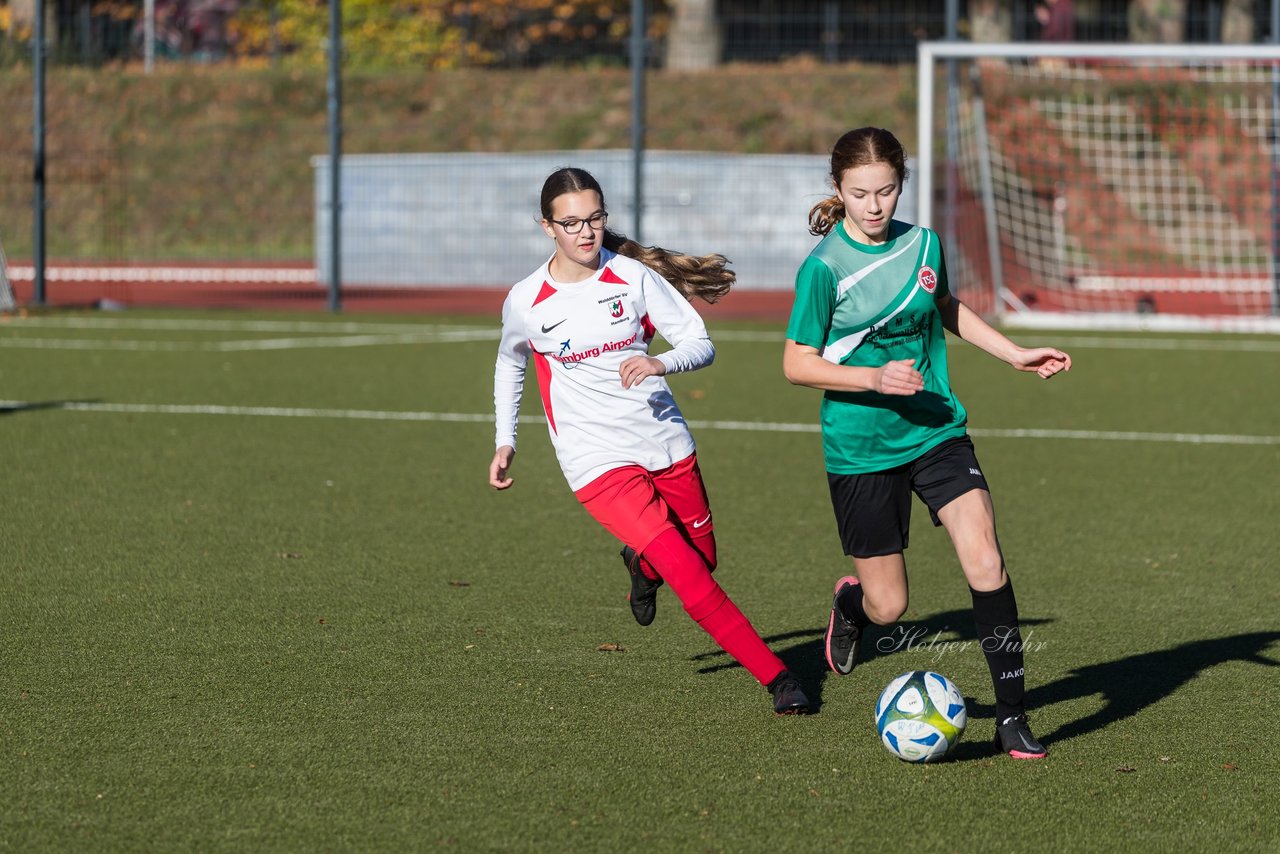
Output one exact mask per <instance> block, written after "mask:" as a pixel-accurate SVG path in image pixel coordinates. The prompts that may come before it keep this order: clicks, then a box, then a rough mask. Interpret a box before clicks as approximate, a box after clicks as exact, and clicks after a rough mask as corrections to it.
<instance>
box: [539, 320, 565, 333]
mask: <svg viewBox="0 0 1280 854" xmlns="http://www.w3.org/2000/svg"><path fill="white" fill-rule="evenodd" d="M568 319H569V318H567V317H566V318H565V319H564V320H568ZM564 320H562V321H560V323H564ZM560 323H553V324H551V325H550V326H543V327H542V334H543V335H546V334H547V333H548V332H550V331H551V330H552V329H555V328H556V327H557V326H559V325H560Z"/></svg>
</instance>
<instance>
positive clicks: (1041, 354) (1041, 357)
mask: <svg viewBox="0 0 1280 854" xmlns="http://www.w3.org/2000/svg"><path fill="white" fill-rule="evenodd" d="M938 313H939V314H940V315H942V325H943V326H944V327H946V329H947V331H948V332H950V333H952V334H953V335H957V336H959V337H961V338H963V339H964V340H965V341H968V342H969V343H970V344H972V345H974V346H975V347H977V348H978V349H980V350H982V351H984V352H986V353H990V354H991V355H992V356H995V357H996V358H997V359H999V360H1000V361H1002V362H1006V363H1008V364H1009V365H1011V366H1013V367H1015V368H1017V369H1018V370H1020V371H1033V372H1035V373H1036V374H1038V375H1039V376H1040V377H1041V379H1046V380H1047V379H1049V378H1050V377H1052V376H1053V375H1054V374H1057V373H1060V372H1062V371H1069V370H1071V357H1070V356H1069V355H1067V354H1066V353H1065V352H1063V351H1062V350H1059V349H1057V348H1055V347H1031V348H1028V347H1019V346H1018V345H1017V344H1015V343H1013V342H1012V341H1010V340H1009V339H1008V338H1006V337H1005V336H1004V335H1002V334H1001V333H1000V332H999V331H998V330H997V329H995V327H993V326H992V325H991V324H989V323H987V322H986V321H985V320H983V319H982V318H981V317H980V316H978V314H977V313H976V312H975V311H974V310H973V309H971V308H969V307H968V306H967V305H965V304H964V303H963V302H961V301H960V300H958V299H956V298H955V297H953V296H951V295H950V294H948V295H947V296H945V297H943V298H942V299H940V300H938Z"/></svg>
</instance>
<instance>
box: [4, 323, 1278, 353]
mask: <svg viewBox="0 0 1280 854" xmlns="http://www.w3.org/2000/svg"><path fill="white" fill-rule="evenodd" d="M24 328H32V329H34V328H46V329H86V330H88V329H110V330H122V331H123V330H130V329H139V330H149V331H170V332H179V331H184V332H232V333H246V332H279V333H286V334H289V335H292V336H308V335H311V334H316V335H321V336H326V335H327V336H334V334H335V333H337V334H338V335H339V336H341V337H328V338H324V337H322V338H319V339H314V340H313V339H310V338H306V337H293V338H281V339H277V340H276V341H275V342H263V343H262V344H261V345H260V346H257V347H255V346H253V344H252V343H250V342H248V341H246V342H245V343H244V344H243V345H240V344H238V343H236V342H230V343H226V345H225V346H223V344H222V343H192V342H183V341H175V342H153V341H143V342H140V343H137V344H136V345H135V344H133V343H131V342H129V341H127V340H124V339H117V340H114V341H111V342H108V343H99V344H97V345H91V344H89V343H78V342H80V341H81V339H69V338H59V339H48V341H49V342H50V343H32V342H40V341H42V340H45V339H37V338H34V337H32V338H0V346H4V347H15V348H28V349H49V350H52V349H69V350H94V349H102V350H112V349H114V350H157V351H161V350H162V351H181V350H204V351H209V350H222V349H226V350H253V349H263V350H269V349H288V348H290V347H299V348H301V347H322V346H334V347H343V346H346V347H355V346H376V345H378V344H405V343H422V342H426V343H448V342H460V341H485V340H492V341H496V340H498V334H499V328H498V323H497V320H496V318H495V320H494V322H493V323H491V324H484V325H476V326H469V325H445V324H426V323H422V324H414V323H378V322H363V321H335V322H329V323H324V322H318V321H280V320H234V319H217V320H201V319H163V318H133V317H26V318H14V319H10V320H8V321H5V322H3V323H0V332H3V331H4V330H5V329H15V330H17V329H24ZM1037 334H1041V333H1037ZM349 335H354V336H369V337H368V338H365V339H363V340H361V339H358V338H354V339H349V338H347V337H346V336H349ZM1048 335H1049V336H1050V337H1047V338H1045V339H1044V341H1043V343H1045V344H1051V345H1053V346H1055V347H1061V348H1062V349H1064V350H1071V349H1077V350H1167V351H1178V350H1182V351H1191V352H1201V351H1203V352H1211V351H1218V352H1241V353H1280V338H1266V339H1249V338H1245V339H1232V338H1228V339H1197V338H1151V337H1143V336H1137V337H1112V336H1104V335H1095V336H1085V337H1081V336H1072V337H1063V338H1057V337H1052V335H1053V333H1048ZM395 336H408V337H404V338H396V337H395ZM417 336H434V337H430V338H419V337H417ZM375 337H380V338H382V339H383V340H381V341H377V340H374V339H375ZM711 338H712V340H713V341H723V342H731V341H732V342H740V343H752V344H777V345H779V346H781V344H782V342H783V339H784V338H785V334H784V333H783V332H781V331H778V332H772V331H767V330H748V329H716V330H713V331H712V333H711ZM947 341H948V344H949V345H952V346H962V345H961V342H959V341H957V340H955V339H954V338H951V337H950V336H948V339H947ZM328 342H335V343H328ZM1024 343H1027V344H1032V343H1035V344H1038V343H1041V342H1039V341H1037V342H1030V341H1028V342H1024Z"/></svg>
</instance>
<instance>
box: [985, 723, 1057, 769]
mask: <svg viewBox="0 0 1280 854" xmlns="http://www.w3.org/2000/svg"><path fill="white" fill-rule="evenodd" d="M995 745H996V750H998V751H1000V752H1001V753H1007V754H1009V755H1010V756H1012V757H1013V758H1014V759H1043V758H1044V757H1045V756H1047V755H1048V754H1049V751H1048V750H1045V747H1044V745H1043V744H1041V743H1040V742H1038V741H1036V737H1035V736H1034V735H1032V734H1031V728H1030V727H1029V726H1027V716H1026V715H1025V714H1023V715H1015V716H1014V717H1011V718H1005V719H1004V721H1003V722H1002V723H1000V724H999V725H997V726H996V738H995Z"/></svg>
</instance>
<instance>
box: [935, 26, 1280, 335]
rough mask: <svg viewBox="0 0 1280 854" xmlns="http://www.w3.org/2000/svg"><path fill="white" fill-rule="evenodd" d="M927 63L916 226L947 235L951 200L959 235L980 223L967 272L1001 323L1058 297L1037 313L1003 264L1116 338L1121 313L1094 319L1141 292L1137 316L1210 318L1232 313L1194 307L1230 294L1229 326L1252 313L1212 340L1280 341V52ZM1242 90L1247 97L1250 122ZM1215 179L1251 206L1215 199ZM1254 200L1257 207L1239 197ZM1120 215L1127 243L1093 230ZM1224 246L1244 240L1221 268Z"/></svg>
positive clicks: (983, 55)
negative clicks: (1112, 328)
mask: <svg viewBox="0 0 1280 854" xmlns="http://www.w3.org/2000/svg"><path fill="white" fill-rule="evenodd" d="M917 55H918V60H919V61H918V66H917V74H918V94H919V100H918V105H917V132H918V145H917V149H918V150H917V152H916V155H915V164H914V166H915V168H914V170H913V172H914V174H915V175H916V176H918V177H917V180H918V185H917V186H918V194H919V195H918V203H917V221H918V222H919V223H920V224H921V225H926V226H929V227H932V228H935V229H937V230H940V231H941V230H942V229H939V228H938V225H937V224H936V223H935V219H937V218H938V217H937V216H936V215H935V205H937V204H938V203H939V201H940V196H941V192H940V191H941V190H945V194H946V199H945V202H946V204H945V205H944V211H945V214H946V215H945V217H944V219H945V220H946V222H947V226H948V228H954V227H955V222H956V218H957V217H960V218H967V219H969V220H982V222H983V224H984V225H985V228H986V230H987V232H988V233H987V235H986V238H985V241H984V240H983V239H980V238H978V237H973V236H970V237H969V239H968V242H967V245H966V247H965V248H966V250H967V252H968V255H969V259H968V260H969V261H971V262H973V263H972V264H971V265H970V268H972V269H976V268H977V267H980V268H981V273H982V278H983V281H984V282H988V281H990V282H991V283H992V284H991V286H990V288H989V290H990V292H991V297H990V298H991V300H992V301H991V303H990V305H989V306H988V308H989V313H992V314H997V315H1005V314H1006V311H1008V313H1009V314H1012V315H1030V314H1032V313H1036V314H1039V315H1040V316H1041V318H1043V316H1044V315H1045V314H1047V313H1048V304H1047V303H1048V302H1052V300H1049V301H1047V302H1046V303H1042V304H1041V305H1039V306H1036V305H1035V302H1036V301H1035V298H1034V294H1033V295H1032V298H1031V299H1030V300H1029V301H1028V302H1029V303H1030V306H1029V305H1028V304H1026V303H1024V301H1022V300H1020V299H1019V295H1018V294H1017V293H1015V292H1014V290H1012V289H1010V288H1005V287H1004V283H1003V282H1002V276H1003V271H1002V264H1003V263H1006V262H1012V263H1013V264H1014V266H1016V267H1017V270H1016V271H1014V272H1013V273H1012V274H1011V278H1013V279H1014V280H1015V281H1021V280H1020V279H1019V274H1026V273H1027V272H1028V271H1032V272H1034V273H1036V274H1037V276H1033V277H1032V278H1039V279H1056V280H1057V281H1056V282H1052V283H1051V284H1050V285H1049V287H1050V289H1052V288H1053V287H1057V288H1058V291H1057V292H1056V295H1057V296H1063V295H1066V296H1067V299H1066V300H1065V301H1066V302H1072V301H1074V302H1073V305H1072V307H1071V308H1070V310H1068V314H1070V313H1071V312H1072V311H1079V313H1080V314H1085V313H1089V312H1092V313H1093V314H1094V315H1095V318H1099V317H1100V315H1101V314H1103V313H1106V314H1108V316H1109V319H1108V320H1107V321H1106V322H1108V323H1114V322H1115V318H1116V317H1117V316H1122V315H1123V314H1124V309H1123V308H1121V310H1120V311H1109V310H1108V309H1110V308H1112V306H1103V308H1102V310H1101V311H1099V310H1097V309H1096V308H1095V309H1084V308H1082V307H1084V306H1086V304H1088V303H1089V299H1087V297H1093V298H1094V300H1093V304H1094V305H1096V304H1097V297H1098V295H1099V294H1105V293H1106V292H1108V291H1109V290H1111V291H1114V292H1116V293H1120V292H1121V291H1124V290H1125V289H1128V290H1129V293H1128V296H1127V297H1126V298H1127V299H1129V300H1130V304H1129V305H1128V306H1126V307H1127V309H1128V313H1129V314H1130V315H1132V314H1135V313H1145V312H1150V311H1154V307H1153V306H1154V304H1155V303H1156V302H1159V303H1162V304H1163V305H1162V307H1161V309H1160V310H1161V311H1165V310H1166V309H1165V308H1164V306H1165V305H1168V306H1174V308H1172V309H1169V310H1171V311H1175V312H1176V311H1182V312H1185V313H1188V314H1197V313H1203V314H1204V315H1210V314H1213V313H1214V312H1215V311H1218V310H1219V308H1220V306H1219V308H1214V307H1209V308H1205V307H1204V305H1202V304H1196V303H1195V299H1192V298H1187V297H1186V295H1185V293H1181V292H1184V291H1193V292H1195V293H1196V294H1197V295H1203V294H1206V293H1211V292H1218V293H1220V294H1221V293H1226V294H1231V295H1236V296H1231V297H1228V298H1226V301H1227V302H1229V301H1230V299H1235V300H1236V305H1235V306H1233V307H1228V308H1226V309H1225V310H1223V313H1233V312H1234V313H1237V314H1240V315H1245V314H1250V315H1252V316H1250V317H1243V316H1241V317H1238V318H1235V320H1236V321H1237V322H1235V323H1234V324H1233V323H1232V322H1224V320H1225V321H1231V320H1232V319H1231V318H1223V317H1215V318H1211V319H1210V320H1209V322H1208V323H1206V324H1205V325H1204V326H1203V328H1215V329H1219V328H1240V329H1250V330H1258V329H1261V330H1265V331H1280V274H1278V271H1277V264H1276V261H1275V259H1276V257H1277V256H1278V255H1280V190H1278V189H1277V187H1278V186H1280V149H1278V148H1277V146H1278V145H1280V45H1188V44H1110V43H1106V44H1104V43H1081V42H1076V43H978V42H959V41H954V42H953V41H926V42H920V43H919V45H918V47H917ZM940 66H942V67H945V68H947V69H948V72H949V73H948V74H947V75H945V76H944V75H941V74H939V71H940V70H941V69H940ZM960 68H967V69H969V74H968V75H967V76H962V75H960V74H958V73H957V72H958V69H960ZM1242 80H1243V81H1245V82H1241V81H1242ZM1225 84H1234V88H1232V85H1225ZM988 87H991V91H992V92H994V93H995V94H994V95H990V96H989V95H987V94H985V93H984V90H985V89H987V88H988ZM1245 89H1247V90H1248V93H1249V98H1250V99H1251V100H1249V101H1248V103H1247V104H1246V105H1245V106H1244V107H1243V108H1241V107H1240V106H1239V103H1238V102H1239V100H1240V94H1239V93H1240V92H1241V91H1243V90H1245ZM1220 92H1221V93H1222V94H1221V95H1220ZM1268 93H1269V95H1268ZM1215 99H1216V100H1215ZM944 105H945V110H944V109H943V107H944ZM1002 110H1003V111H1004V112H1003V113H1002V112H1000V111H1002ZM1197 110H1199V111H1200V112H1199V113H1196V112H1195V111H1197ZM1164 111H1167V112H1164ZM1193 113H1195V114H1194V115H1193ZM958 117H959V118H958ZM957 126H961V127H962V128H963V132H962V131H961V130H958V129H957ZM988 126H989V127H990V131H991V132H990V134H989V135H988ZM1024 131H1025V134H1024ZM962 133H963V134H965V136H964V138H963V140H961V134H962ZM944 134H945V146H944V136H943V135H944ZM1215 134H1216V135H1217V136H1214V135H1215ZM1242 143H1247V147H1248V149H1249V153H1248V157H1247V158H1246V157H1245V156H1243V155H1240V154H1238V153H1237V149H1239V148H1241V147H1242ZM944 150H945V154H944ZM959 150H963V151H964V159H963V162H958V161H961V160H962V158H960V157H959V155H958V154H957V151H959ZM940 157H942V158H944V161H943V162H939V158H940ZM1020 158H1021V159H1022V160H1020ZM1055 158H1056V160H1055ZM1027 160H1029V161H1034V162H1033V163H1026V162H1022V161H1027ZM944 164H945V165H946V167H947V169H946V171H945V173H944V172H943V171H941V170H940V167H941V166H942V165H944ZM1233 169H1234V170H1235V172H1234V173H1232V172H1231V171H1230V170H1233ZM1215 170H1217V171H1215ZM1219 172H1220V173H1221V174H1223V175H1224V176H1226V177H1229V178H1231V180H1233V181H1236V182H1237V184H1236V186H1240V187H1245V189H1246V192H1236V193H1235V195H1233V191H1232V190H1231V189H1230V188H1228V189H1225V190H1224V189H1222V188H1217V187H1214V186H1213V179H1214V177H1215V175H1217V174H1219ZM1244 175H1247V178H1244V177H1242V176H1244ZM1246 181H1247V182H1248V183H1247V184H1246V183H1245V182H1246ZM993 183H994V185H995V186H996V190H995V191H993V189H992V187H993ZM953 184H955V185H957V186H952V185H953ZM957 187H958V188H957ZM1268 189H1270V193H1271V199H1270V203H1269V205H1268V204H1267V202H1266V200H1265V195H1266V193H1267V192H1268ZM1245 195H1247V196H1248V197H1249V198H1248V202H1247V204H1248V205H1250V207H1248V209H1247V210H1245V209H1244V208H1245V207H1246V203H1245V202H1243V201H1240V200H1239V199H1237V198H1236V196H1241V197H1243V196H1245ZM1155 209H1161V210H1160V211H1156V210H1155ZM1163 209H1168V211H1166V210H1163ZM957 211H959V213H957ZM1112 211H1114V212H1117V214H1118V215H1119V216H1120V219H1121V220H1122V221H1123V222H1122V225H1123V226H1124V228H1127V229H1128V232H1127V233H1126V236H1125V239H1124V240H1120V239H1116V240H1108V239H1107V238H1106V237H1105V236H1104V237H1102V238H1099V237H1097V232H1098V227H1096V226H1095V227H1093V230H1092V231H1090V230H1089V229H1088V228H1086V227H1084V226H1081V225H1080V222H1081V220H1082V219H1085V218H1088V217H1093V218H1095V219H1097V218H1103V217H1105V216H1107V215H1108V213H1110V212H1112ZM1206 211H1207V212H1206ZM1162 217H1164V218H1163V219H1162ZM1010 230H1012V231H1010ZM1020 230H1021V231H1020ZM1028 230H1029V231H1028ZM1120 230H1123V229H1120ZM1219 233H1226V234H1227V235H1228V237H1229V238H1230V239H1231V240H1234V243H1233V244H1232V245H1230V246H1228V247H1226V248H1225V249H1223V250H1222V252H1221V255H1222V257H1220V258H1215V257H1214V252H1215V250H1216V247H1214V246H1212V245H1208V244H1212V242H1213V238H1214V237H1215V236H1216V235H1217V234H1219ZM945 237H946V235H944V238H945ZM1143 240H1145V241H1146V243H1142V242H1141V241H1143ZM1091 241H1093V242H1092V243H1091ZM984 244H985V245H984ZM1175 244H1181V245H1177V246H1175ZM1201 244H1205V245H1201ZM1103 250H1105V252H1104V251H1103ZM1193 251H1194V252H1196V253H1199V254H1197V255H1195V256H1194V257H1192V254H1191V253H1192V252H1193ZM1036 252H1040V253H1041V257H1037V258H1036V259H1035V261H1034V262H1033V263H1031V264H1030V265H1028V263H1026V256H1029V255H1031V254H1034V253H1036ZM1106 252H1110V253H1111V255H1110V257H1107V258H1105V259H1103V258H1102V257H1101V256H1102V255H1104V254H1106ZM1162 253H1163V254H1162ZM1117 259H1118V260H1117ZM1144 263H1145V264H1148V265H1149V266H1148V267H1147V268H1143V264H1144ZM1036 265H1039V266H1036ZM1055 265H1056V267H1055ZM951 266H952V265H951V264H950V263H949V264H948V267H949V268H950V267H951ZM1050 267H1055V268H1054V269H1053V270H1050ZM1135 270H1136V271H1137V272H1136V274H1135ZM1023 278H1026V276H1025V275H1023ZM1135 283H1137V284H1135ZM1137 290H1141V291H1147V292H1149V293H1146V294H1141V295H1139V296H1137V297H1135V296H1134V293H1135V292H1136V291H1137ZM1171 295H1175V296H1171ZM1178 295H1180V296H1178ZM1120 299H1121V298H1120V297H1118V296H1117V297H1115V300H1116V307H1119V306H1120ZM1135 299H1136V300H1137V302H1136V305H1135V304H1134V303H1133V301H1134V300H1135ZM966 301H967V300H966ZM1144 301H1147V304H1144ZM1204 302H1206V301H1204V300H1202V301H1201V303H1204ZM1222 302H1223V299H1219V303H1222ZM1246 302H1247V306H1245V303H1246ZM1241 306H1244V308H1241ZM1029 309H1039V310H1038V311H1032V310H1029ZM1006 319H1008V317H1006ZM1150 320H1151V318H1147V323H1146V324H1145V325H1152V324H1150V322H1149V321H1150ZM1162 320H1165V319H1164V318H1162ZM1137 325H1139V326H1141V325H1143V324H1137Z"/></svg>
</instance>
